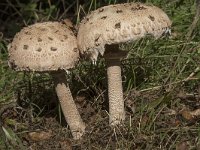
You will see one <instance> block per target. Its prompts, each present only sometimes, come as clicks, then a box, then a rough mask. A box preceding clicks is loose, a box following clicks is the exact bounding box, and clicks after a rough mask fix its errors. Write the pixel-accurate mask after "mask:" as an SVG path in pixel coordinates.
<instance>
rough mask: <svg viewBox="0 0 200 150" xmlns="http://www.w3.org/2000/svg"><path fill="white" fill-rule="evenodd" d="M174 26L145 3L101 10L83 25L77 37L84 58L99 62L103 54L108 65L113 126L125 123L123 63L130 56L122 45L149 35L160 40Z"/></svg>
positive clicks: (112, 6) (162, 13)
mask: <svg viewBox="0 0 200 150" xmlns="http://www.w3.org/2000/svg"><path fill="white" fill-rule="evenodd" d="M170 26H171V21H170V19H169V18H168V16H167V15H166V14H165V13H164V12H163V11H162V10H161V9H160V8H158V7H156V6H153V5H147V4H142V3H125V4H116V5H109V6H105V7H101V8H99V9H97V10H95V11H92V12H91V13H90V14H89V15H87V16H86V17H85V18H84V19H83V20H82V21H81V23H80V26H79V31H78V37H77V39H78V48H79V49H80V52H81V54H82V55H85V56H87V57H89V58H90V59H91V60H92V61H93V62H96V60H97V57H98V55H99V53H100V54H101V55H104V58H105V60H106V62H107V77H108V96H109V114H110V117H109V118H110V119H109V122H110V124H111V125H116V124H119V123H120V122H121V121H123V120H124V119H125V110H124V100H123V89H122V79H121V67H120V59H122V58H124V57H125V56H126V52H125V51H122V50H120V49H119V44H120V43H124V42H130V41H134V40H137V39H140V38H142V37H144V36H146V35H149V34H150V35H152V36H154V37H155V38H159V37H161V36H162V35H163V34H165V33H167V32H170Z"/></svg>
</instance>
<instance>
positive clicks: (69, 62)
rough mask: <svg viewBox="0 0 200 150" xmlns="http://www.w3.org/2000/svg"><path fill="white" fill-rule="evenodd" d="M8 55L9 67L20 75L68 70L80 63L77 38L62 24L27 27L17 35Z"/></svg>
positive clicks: (38, 24)
mask: <svg viewBox="0 0 200 150" xmlns="http://www.w3.org/2000/svg"><path fill="white" fill-rule="evenodd" d="M8 51H9V65H10V66H11V67H12V68H13V69H15V70H18V71H23V70H26V71H53V70H58V69H64V70H67V69H70V68H72V67H74V65H75V64H76V62H77V61H78V59H79V52H78V48H77V40H76V37H75V35H74V34H73V32H72V31H71V30H70V28H69V27H67V26H66V25H65V24H62V23H59V22H44V23H36V24H34V25H30V26H28V27H24V28H23V29H22V30H21V31H20V32H19V33H17V34H16V35H15V37H14V39H13V42H12V43H11V46H10V48H9V49H8Z"/></svg>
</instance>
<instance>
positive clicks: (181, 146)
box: [176, 141, 189, 150]
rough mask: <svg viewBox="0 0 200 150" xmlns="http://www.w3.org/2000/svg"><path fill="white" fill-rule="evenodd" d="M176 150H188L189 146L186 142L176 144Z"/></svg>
mask: <svg viewBox="0 0 200 150" xmlns="http://www.w3.org/2000/svg"><path fill="white" fill-rule="evenodd" d="M176 150H189V145H188V143H187V141H184V142H180V143H178V144H177V145H176Z"/></svg>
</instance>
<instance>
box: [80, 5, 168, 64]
mask: <svg viewBox="0 0 200 150" xmlns="http://www.w3.org/2000/svg"><path fill="white" fill-rule="evenodd" d="M170 26H171V21H170V20H169V18H168V16H167V15H166V14H165V13H164V12H163V11H162V10H161V9H160V8H158V7H156V6H153V5H146V4H142V3H125V4H116V5H109V6H105V7H102V8H99V9H97V10H95V11H92V12H91V13H90V14H89V15H87V16H86V17H85V19H83V20H82V22H81V24H80V26H79V32H78V46H79V48H80V50H81V53H82V54H84V53H88V55H90V56H92V58H91V59H92V60H94V61H96V59H97V57H98V54H99V53H100V54H102V55H103V54H104V51H105V48H104V47H105V44H117V43H122V42H127V41H134V40H137V39H139V38H142V37H144V36H145V35H147V34H151V35H153V36H154V37H155V38H159V37H160V36H162V35H163V33H164V32H166V30H168V29H169V28H170ZM97 34H98V35H100V37H99V39H98V43H99V44H98V46H97V45H96V40H95V36H96V35H97ZM113 36H115V38H114V39H113ZM94 50H95V51H96V52H94Z"/></svg>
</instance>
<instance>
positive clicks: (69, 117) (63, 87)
mask: <svg viewBox="0 0 200 150" xmlns="http://www.w3.org/2000/svg"><path fill="white" fill-rule="evenodd" d="M51 75H52V77H53V79H54V84H55V90H56V94H57V96H58V99H59V101H60V105H61V108H62V111H63V114H64V116H65V119H66V121H67V123H68V125H69V127H70V129H71V132H72V136H73V138H74V139H80V137H81V136H82V135H83V134H84V131H85V124H84V122H83V121H82V119H81V116H80V114H79V112H78V109H77V107H76V104H75V102H74V100H73V97H72V94H71V91H70V89H69V86H68V83H67V80H66V77H65V72H64V71H60V72H53V73H52V74H51Z"/></svg>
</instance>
